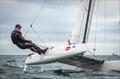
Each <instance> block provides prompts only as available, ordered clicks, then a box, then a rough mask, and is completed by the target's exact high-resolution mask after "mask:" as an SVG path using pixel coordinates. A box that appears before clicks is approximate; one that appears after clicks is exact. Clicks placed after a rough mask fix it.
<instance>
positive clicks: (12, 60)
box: [6, 59, 16, 62]
mask: <svg viewBox="0 0 120 79" xmlns="http://www.w3.org/2000/svg"><path fill="white" fill-rule="evenodd" d="M6 62H16V60H15V59H9V60H6Z"/></svg>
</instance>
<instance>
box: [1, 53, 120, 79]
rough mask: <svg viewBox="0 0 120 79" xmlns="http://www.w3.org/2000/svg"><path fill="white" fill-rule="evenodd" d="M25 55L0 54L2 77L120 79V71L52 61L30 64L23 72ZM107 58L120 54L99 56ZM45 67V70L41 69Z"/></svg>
mask: <svg viewBox="0 0 120 79" xmlns="http://www.w3.org/2000/svg"><path fill="white" fill-rule="evenodd" d="M26 57H27V56H25V55H0V79H120V72H114V71H104V72H103V71H93V70H82V69H79V70H76V67H74V66H70V65H66V64H62V63H58V62H55V63H51V64H44V65H33V66H28V67H27V71H26V72H23V68H24V61H25V58H26ZM98 57H99V58H101V59H105V60H120V56H98ZM41 67H43V70H44V71H43V72H42V71H41Z"/></svg>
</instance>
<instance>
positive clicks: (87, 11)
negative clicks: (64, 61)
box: [71, 0, 95, 43]
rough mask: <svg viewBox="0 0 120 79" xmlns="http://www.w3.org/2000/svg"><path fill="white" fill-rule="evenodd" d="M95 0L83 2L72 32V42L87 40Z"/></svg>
mask: <svg viewBox="0 0 120 79" xmlns="http://www.w3.org/2000/svg"><path fill="white" fill-rule="evenodd" d="M94 4H95V0H84V1H82V2H81V5H80V8H79V12H78V17H77V21H76V23H75V26H74V29H73V31H72V34H71V42H72V43H85V42H87V39H88V35H89V31H90V26H91V20H92V14H93V11H94Z"/></svg>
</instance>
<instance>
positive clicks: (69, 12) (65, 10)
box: [0, 0, 120, 55]
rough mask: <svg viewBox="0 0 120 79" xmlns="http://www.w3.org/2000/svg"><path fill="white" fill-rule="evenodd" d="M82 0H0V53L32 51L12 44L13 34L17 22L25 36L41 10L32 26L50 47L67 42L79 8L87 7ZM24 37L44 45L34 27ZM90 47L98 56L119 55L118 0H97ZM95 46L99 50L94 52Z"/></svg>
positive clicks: (25, 53)
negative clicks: (11, 36) (11, 35)
mask: <svg viewBox="0 0 120 79" xmlns="http://www.w3.org/2000/svg"><path fill="white" fill-rule="evenodd" d="M83 2H84V0H0V12H1V13H0V55H2V54H3V55H23V54H24V55H27V54H28V53H29V52H31V51H30V50H28V49H27V50H21V49H19V48H18V47H17V46H15V45H14V44H12V42H11V38H10V34H11V32H12V30H14V27H15V25H16V24H21V25H22V33H23V35H26V32H27V30H28V29H29V27H30V25H31V23H32V22H33V20H34V18H35V16H36V15H37V14H38V13H39V15H38V17H37V18H36V20H35V21H34V23H33V26H32V27H33V28H34V29H35V31H36V32H37V33H38V34H39V36H40V37H41V39H42V40H44V42H45V43H46V44H47V46H60V45H66V43H67V40H68V39H70V37H71V32H72V30H73V27H74V25H75V23H76V21H78V19H77V17H78V14H79V9H80V8H81V7H82V8H83V7H84V6H83V4H82V3H83ZM39 10H40V12H39ZM79 16H80V15H79ZM25 38H26V39H30V40H32V41H33V42H35V43H36V44H39V45H44V44H42V43H41V41H40V40H39V39H38V37H37V36H36V34H35V33H34V32H33V30H32V29H30V30H29V32H28V33H27V35H26V36H25ZM95 39H96V41H95ZM87 46H88V49H89V50H90V51H91V52H93V53H95V54H96V55H111V54H112V53H115V54H119V55H120V1H119V0H96V4H95V8H94V13H93V18H92V24H91V29H90V33H89V39H88V43H87ZM94 48H96V51H93V49H94ZM88 54H89V53H88Z"/></svg>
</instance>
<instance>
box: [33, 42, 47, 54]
mask: <svg viewBox="0 0 120 79" xmlns="http://www.w3.org/2000/svg"><path fill="white" fill-rule="evenodd" d="M32 46H33V47H34V48H35V49H36V50H38V51H39V52H41V53H43V54H44V53H45V52H46V51H47V49H48V48H46V49H44V50H42V49H41V48H40V47H38V46H37V45H36V44H34V43H32Z"/></svg>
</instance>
